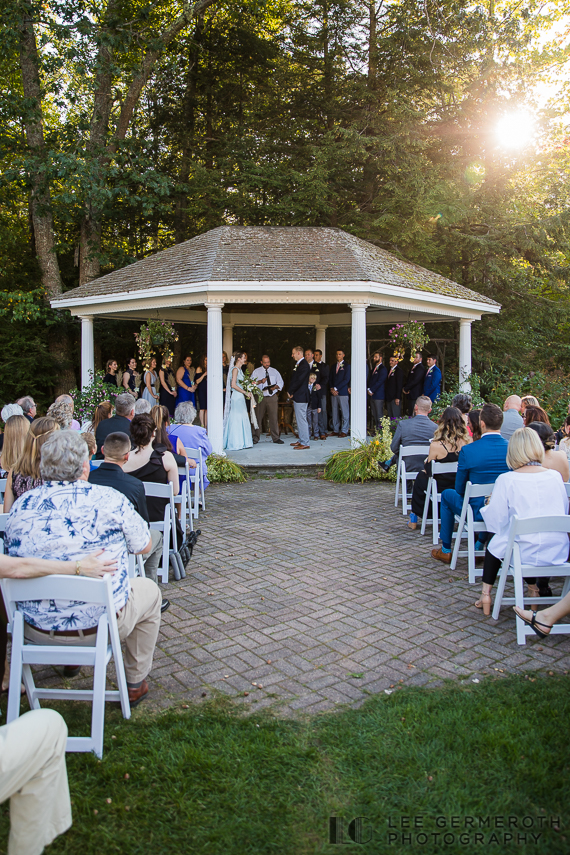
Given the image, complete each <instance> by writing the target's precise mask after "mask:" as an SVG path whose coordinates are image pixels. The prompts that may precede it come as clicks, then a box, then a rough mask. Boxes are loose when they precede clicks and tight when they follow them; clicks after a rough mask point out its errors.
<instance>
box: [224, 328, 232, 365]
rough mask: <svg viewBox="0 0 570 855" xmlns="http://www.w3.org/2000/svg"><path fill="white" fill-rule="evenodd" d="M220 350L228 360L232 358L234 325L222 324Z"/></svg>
mask: <svg viewBox="0 0 570 855" xmlns="http://www.w3.org/2000/svg"><path fill="white" fill-rule="evenodd" d="M222 350H225V351H226V353H227V354H228V359H231V358H232V353H233V352H234V325H233V324H224V334H223V339H222Z"/></svg>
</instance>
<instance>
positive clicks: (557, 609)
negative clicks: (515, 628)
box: [513, 592, 570, 638]
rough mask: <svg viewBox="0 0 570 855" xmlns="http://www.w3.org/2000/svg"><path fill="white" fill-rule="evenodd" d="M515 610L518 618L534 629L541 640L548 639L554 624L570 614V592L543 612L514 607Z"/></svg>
mask: <svg viewBox="0 0 570 855" xmlns="http://www.w3.org/2000/svg"><path fill="white" fill-rule="evenodd" d="M513 609H514V610H515V613H516V615H517V617H519V618H520V619H521V620H522V621H524V622H525V623H526V624H528V625H529V626H530V627H532V629H533V630H534V632H535V633H536V635H538V637H539V638H546V636H547V635H550V630H551V629H552V627H553V626H554V624H555V623H558V622H559V621H561V620H562V618H565V617H566V615H568V614H570V592H569V593H568V594H566V596H565V597H562V599H561V600H559V601H558V602H557V603H554V604H553V605H552V606H548V608H546V609H543V610H542V611H541V612H535V611H532V610H531V609H520V608H519V607H518V606H513ZM539 618H540V620H539Z"/></svg>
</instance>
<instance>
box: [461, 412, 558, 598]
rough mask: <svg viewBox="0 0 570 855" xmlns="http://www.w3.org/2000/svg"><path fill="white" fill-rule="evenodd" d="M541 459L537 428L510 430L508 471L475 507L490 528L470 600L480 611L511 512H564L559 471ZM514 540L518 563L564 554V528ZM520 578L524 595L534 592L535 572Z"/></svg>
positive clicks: (554, 560)
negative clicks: (477, 589)
mask: <svg viewBox="0 0 570 855" xmlns="http://www.w3.org/2000/svg"><path fill="white" fill-rule="evenodd" d="M483 441H484V438H483V440H481V442H483ZM543 462H544V449H543V446H542V443H541V441H540V437H539V436H538V434H537V433H535V431H533V430H531V429H530V428H528V427H524V428H519V429H518V430H517V431H515V433H514V434H513V435H512V437H511V439H510V440H509V446H508V451H507V465H508V467H509V469H510V470H512V471H510V472H505V473H503V474H501V475H499V476H498V477H497V480H496V481H495V487H494V490H493V493H492V495H491V498H490V500H489V504H488V505H485V506H483V507H482V508H481V515H482V517H483V520H484V522H485V526H486V527H487V531H489V532H492V533H493V537H492V538H491V540H490V541H489V543H488V544H487V549H486V551H485V558H484V561H483V585H482V589H481V596H480V597H479V599H478V600H477V602H476V603H475V606H476V607H477V608H479V609H483V613H484V614H485V615H489V614H491V605H492V602H491V590H492V588H493V585H494V584H495V579H496V578H497V574H498V572H499V570H500V568H501V564H502V561H503V558H504V557H505V552H506V548H507V543H508V540H509V529H510V525H511V520H512V519H513V517H515V516H516V517H518V518H519V519H525V518H528V517H544V516H565V515H566V514H567V513H568V497H567V496H566V489H565V487H564V483H563V481H562V478H561V477H560V473H559V472H555V471H553V470H552V469H546V468H545V467H544V466H543ZM518 544H519V549H520V556H521V562H522V563H523V564H530V565H535V566H537V567H538V566H541V565H545V564H552V565H556V564H564V563H565V562H566V560H567V558H568V535H567V534H566V532H542V533H540V534H536V535H532V534H530V535H523V536H521V537H520V538H518ZM525 581H526V583H527V586H528V595H529V596H531V597H538V596H539V590H538V587H537V585H536V578H534V577H532V578H527V579H525Z"/></svg>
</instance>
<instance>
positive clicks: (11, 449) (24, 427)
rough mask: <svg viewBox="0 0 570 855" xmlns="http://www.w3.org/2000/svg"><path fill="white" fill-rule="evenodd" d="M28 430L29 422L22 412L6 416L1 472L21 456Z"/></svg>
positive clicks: (4, 476) (9, 467)
mask: <svg viewBox="0 0 570 855" xmlns="http://www.w3.org/2000/svg"><path fill="white" fill-rule="evenodd" d="M4 409H6V407H4ZM29 432H30V423H29V421H28V420H27V418H26V417H25V416H24V415H23V414H21V415H19V416H18V415H16V416H9V417H8V419H7V420H6V424H5V425H4V444H3V446H2V454H1V455H0V470H1V471H2V472H4V473H8V472H10V471H11V470H12V469H13V468H14V466H15V465H16V463H17V462H18V460H19V459H20V457H21V456H22V451H23V450H24V443H25V441H26V437H27V435H28V433H29ZM2 477H3V478H6V477H7V475H2Z"/></svg>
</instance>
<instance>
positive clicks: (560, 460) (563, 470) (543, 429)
mask: <svg viewBox="0 0 570 855" xmlns="http://www.w3.org/2000/svg"><path fill="white" fill-rule="evenodd" d="M527 412H528V410H527ZM526 427H528V428H530V429H531V430H533V431H534V432H535V433H537V434H538V437H539V439H540V441H541V443H542V447H543V449H544V460H543V463H542V465H543V466H544V468H545V469H554V470H555V471H556V472H560V475H561V476H562V480H563V481H564V482H565V483H567V482H568V480H569V479H570V468H569V466H568V457H567V456H566V452H565V451H556V450H555V445H556V440H555V437H554V431H553V430H552V428H551V427H550V425H547V424H545V423H544V422H531V423H530V424H529V425H526Z"/></svg>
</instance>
